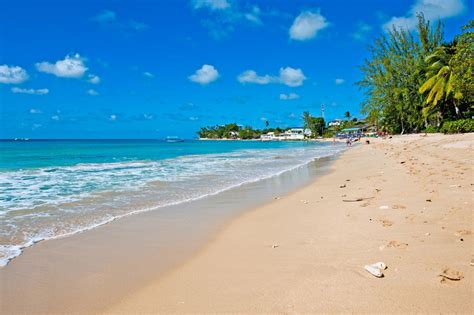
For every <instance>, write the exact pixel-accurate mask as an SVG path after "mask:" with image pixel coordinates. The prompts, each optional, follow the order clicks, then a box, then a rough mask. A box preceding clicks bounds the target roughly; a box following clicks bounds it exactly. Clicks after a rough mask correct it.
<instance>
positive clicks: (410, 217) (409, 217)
mask: <svg viewBox="0 0 474 315" xmlns="http://www.w3.org/2000/svg"><path fill="white" fill-rule="evenodd" d="M415 218H416V215H414V214H413V213H410V214H409V215H407V216H406V217H405V219H407V220H408V221H410V222H414V221H415Z"/></svg>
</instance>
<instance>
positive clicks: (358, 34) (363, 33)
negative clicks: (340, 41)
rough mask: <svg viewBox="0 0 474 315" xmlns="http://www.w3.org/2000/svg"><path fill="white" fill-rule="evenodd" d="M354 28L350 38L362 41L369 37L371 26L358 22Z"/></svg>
mask: <svg viewBox="0 0 474 315" xmlns="http://www.w3.org/2000/svg"><path fill="white" fill-rule="evenodd" d="M356 28H357V29H356V31H355V32H354V33H352V34H351V36H352V38H354V39H355V40H359V41H362V40H364V39H365V38H366V37H367V35H369V33H370V31H372V26H370V25H369V24H367V23H364V22H358V23H357V25H356Z"/></svg>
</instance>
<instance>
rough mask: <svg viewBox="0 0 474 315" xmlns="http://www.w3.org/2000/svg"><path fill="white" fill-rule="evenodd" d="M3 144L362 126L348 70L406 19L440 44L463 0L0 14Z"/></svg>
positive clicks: (210, 2)
mask: <svg viewBox="0 0 474 315" xmlns="http://www.w3.org/2000/svg"><path fill="white" fill-rule="evenodd" d="M0 8H1V9H0V138H40V139H46V138H62V139H64V138H82V139H85V138H142V139H143V138H163V137H166V136H179V137H184V138H192V137H195V136H196V131H197V130H198V129H199V128H200V127H202V126H208V125H216V124H224V123H231V122H236V123H238V124H242V125H252V126H253V127H256V128H262V127H264V126H265V121H268V122H269V124H270V127H277V126H280V127H296V126H301V125H302V119H301V116H302V113H303V112H304V111H309V112H310V113H311V114H312V115H313V116H320V115H321V105H322V104H324V117H325V119H326V120H327V121H328V120H331V119H336V118H343V116H344V113H345V112H346V111H349V112H350V113H351V114H352V116H354V117H358V118H362V116H361V114H360V112H359V108H360V104H361V102H362V101H363V99H364V95H363V92H362V91H360V90H359V88H358V87H357V86H356V85H355V82H357V81H358V80H360V79H361V72H360V70H359V68H358V67H359V66H361V65H362V64H363V61H364V58H367V57H368V52H367V47H368V45H369V44H370V43H371V41H373V40H374V39H375V38H377V37H378V36H380V34H383V33H384V32H385V31H386V29H387V28H388V27H390V26H392V25H395V26H397V27H403V28H407V29H410V30H412V29H413V28H414V26H415V22H416V19H415V13H416V12H420V11H422V12H424V13H425V16H426V17H427V18H428V19H432V20H437V19H441V20H442V21H443V22H444V23H445V38H446V39H447V40H451V39H452V38H453V36H454V34H457V33H459V32H460V28H461V26H462V25H464V24H466V23H467V22H468V20H469V19H470V18H472V11H471V10H472V8H470V5H469V4H468V2H467V1H464V0H397V1H385V0H361V1H348V0H345V1H343V0H331V1H329V0H327V1H316V0H312V1H309V0H292V1H290V0H286V1H283V0H280V1H278V0H274V1H270V0H266V1H258V0H248V1H240V0H161V1H158V0H155V1H151V0H133V1H107V0H106V1H92V0H80V1H78V0H69V1H64V0H61V1H59V0H54V1H53V0H47V1H41V0H30V1H23V0H16V1H10V0H0Z"/></svg>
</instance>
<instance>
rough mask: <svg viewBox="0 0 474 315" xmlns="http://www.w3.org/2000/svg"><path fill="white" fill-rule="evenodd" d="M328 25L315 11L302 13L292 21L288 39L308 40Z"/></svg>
mask: <svg viewBox="0 0 474 315" xmlns="http://www.w3.org/2000/svg"><path fill="white" fill-rule="evenodd" d="M328 25H329V23H328V22H327V20H326V18H325V17H324V16H322V15H321V14H320V13H319V10H317V11H303V12H301V14H300V15H298V16H297V17H296V19H295V20H294V21H293V25H291V27H290V31H289V33H290V38H291V39H294V40H301V41H304V40H309V39H312V38H314V37H315V36H316V35H317V34H318V32H319V31H320V30H322V29H324V28H326V27H327V26H328Z"/></svg>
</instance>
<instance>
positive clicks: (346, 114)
mask: <svg viewBox="0 0 474 315" xmlns="http://www.w3.org/2000/svg"><path fill="white" fill-rule="evenodd" d="M344 117H346V119H347V120H349V119H350V118H351V113H350V112H349V111H347V112H345V113H344Z"/></svg>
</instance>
